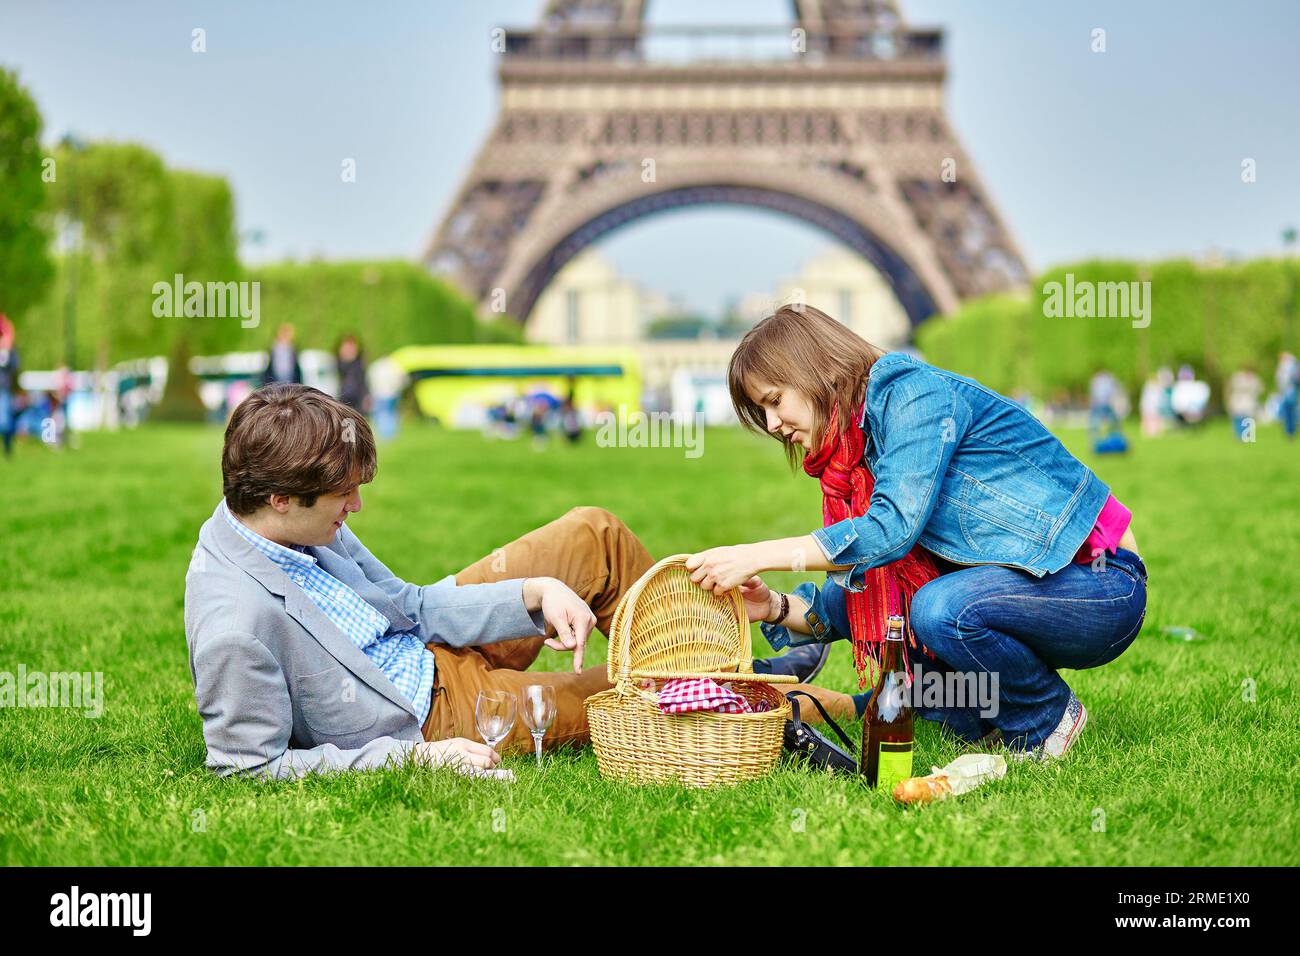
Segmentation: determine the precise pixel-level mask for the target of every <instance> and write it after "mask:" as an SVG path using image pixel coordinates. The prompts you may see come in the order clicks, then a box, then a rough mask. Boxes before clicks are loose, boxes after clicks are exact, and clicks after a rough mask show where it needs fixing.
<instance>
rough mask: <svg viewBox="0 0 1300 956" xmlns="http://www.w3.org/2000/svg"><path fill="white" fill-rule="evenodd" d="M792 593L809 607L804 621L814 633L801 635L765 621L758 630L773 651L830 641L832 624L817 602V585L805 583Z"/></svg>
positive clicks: (809, 582)
mask: <svg viewBox="0 0 1300 956" xmlns="http://www.w3.org/2000/svg"><path fill="white" fill-rule="evenodd" d="M790 593H792V594H794V595H795V596H796V597H799V598H802V599H803V601H804V603H805V604H807V605H808V610H807V611H805V612H804V616H803V619H804V620H805V621H807V622H808V627H809V628H810V629H811V630H812V633H811V634H800V633H799V632H798V631H791V630H790V629H789V628H788V627H784V626H782V625H780V624H768V623H767V622H766V621H763V622H761V623H760V624H759V625H758V629H759V630H760V631H762V632H763V637H764V638H766V639H767V643H768V644H770V645H771V646H772V649H773V650H776V651H779V650H781V648H783V647H801V646H803V645H804V644H814V643H820V642H822V641H826V640H829V639H830V638H831V637H832V634H831V628H830V622H829V621H827V620H826V615H825V612H824V611H821V607H820V604H819V602H818V600H817V585H815V584H813V583H812V582H811V581H805V582H804V583H803V584H801V585H799V586H798V587H797V588H795V589H794V590H793V591H792V592H790Z"/></svg>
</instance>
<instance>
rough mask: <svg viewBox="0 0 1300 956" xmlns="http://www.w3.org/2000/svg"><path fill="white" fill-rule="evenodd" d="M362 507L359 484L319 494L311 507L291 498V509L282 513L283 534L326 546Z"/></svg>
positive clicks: (290, 538) (296, 541) (281, 530)
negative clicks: (346, 488)
mask: <svg viewBox="0 0 1300 956" xmlns="http://www.w3.org/2000/svg"><path fill="white" fill-rule="evenodd" d="M360 510H361V489H360V488H359V487H353V488H349V489H348V490H346V491H341V492H330V493H326V494H322V495H319V496H317V498H316V503H315V504H314V505H312V506H311V507H310V508H305V507H303V505H302V502H301V500H300V499H298V498H290V499H289V507H288V510H287V511H285V512H284V513H283V514H281V515H280V521H279V524H280V529H279V530H280V534H281V535H282V536H283V537H284V538H285V539H286V540H288V541H291V542H293V543H294V544H298V545H303V546H315V547H323V546H324V545H328V544H329V543H330V542H331V541H333V540H334V536H335V535H336V534H338V533H339V529H340V528H342V527H343V522H345V521H347V519H348V515H349V514H352V513H353V512H356V511H360Z"/></svg>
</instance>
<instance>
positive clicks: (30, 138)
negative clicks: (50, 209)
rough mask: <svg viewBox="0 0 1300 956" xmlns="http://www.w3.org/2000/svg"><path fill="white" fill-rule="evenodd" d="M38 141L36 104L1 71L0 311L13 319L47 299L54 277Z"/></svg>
mask: <svg viewBox="0 0 1300 956" xmlns="http://www.w3.org/2000/svg"><path fill="white" fill-rule="evenodd" d="M40 137H41V115H40V112H39V111H38V110H37V109H36V103H35V102H34V101H33V100H32V98H31V96H30V95H29V94H28V93H27V91H26V90H25V89H24V88H23V87H22V85H21V84H19V82H18V77H17V75H16V74H14V73H11V72H10V71H8V70H5V69H0V183H3V184H4V185H3V188H0V312H4V313H7V314H8V315H10V316H11V317H14V318H16V317H18V316H20V315H22V314H23V313H24V312H25V311H26V310H27V309H28V307H29V306H31V305H33V304H35V303H37V302H40V301H41V300H42V299H43V298H44V297H45V294H46V291H47V290H48V289H49V285H50V280H51V279H53V277H54V263H53V261H52V260H51V258H50V249H49V246H50V232H49V227H48V224H47V223H46V222H45V221H44V218H43V216H42V212H43V210H44V209H45V205H46V191H47V185H46V182H45V179H44V178H43V176H42V174H43V173H45V170H46V168H47V167H46V164H45V163H44V157H43V156H42V154H41V139H40ZM53 174H54V175H57V170H55V171H54V173H53Z"/></svg>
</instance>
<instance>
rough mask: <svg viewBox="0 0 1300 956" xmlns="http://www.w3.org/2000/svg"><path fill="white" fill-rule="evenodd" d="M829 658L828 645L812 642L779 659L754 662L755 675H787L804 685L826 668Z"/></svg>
mask: <svg viewBox="0 0 1300 956" xmlns="http://www.w3.org/2000/svg"><path fill="white" fill-rule="evenodd" d="M830 656H831V646H830V644H829V643H825V642H821V641H814V642H813V643H811V644H804V645H802V646H800V647H794V648H791V649H790V650H788V651H786V652H785V653H784V654H782V655H781V656H780V657H767V658H763V659H761V660H757V661H754V673H755V674H789V675H792V676H794V677H797V678H799V683H801V684H806V683H808V682H809V681H810V680H812V679H813V678H814V677H816V676H817V675H818V674H820V673H821V671H822V668H823V667H825V666H826V659H827V658H828V657H830Z"/></svg>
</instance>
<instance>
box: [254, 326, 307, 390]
mask: <svg viewBox="0 0 1300 956" xmlns="http://www.w3.org/2000/svg"><path fill="white" fill-rule="evenodd" d="M294 334H295V330H294V327H293V326H292V325H291V324H290V323H288V322H286V323H284V324H283V325H281V326H280V328H279V329H277V330H276V333H275V341H274V342H272V343H271V357H270V359H269V361H267V363H266V371H264V372H263V373H262V384H263V385H270V384H271V383H273V382H292V383H293V384H295V385H301V384H302V366H301V365H300V364H299V363H298V349H297V347H296V346H295V345H294V344H293V339H294Z"/></svg>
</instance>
